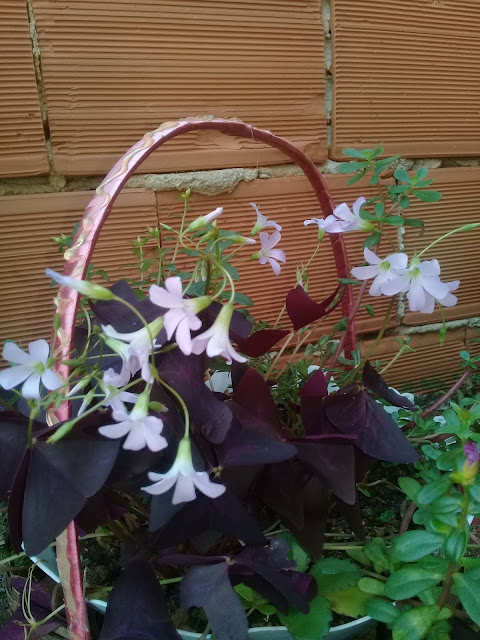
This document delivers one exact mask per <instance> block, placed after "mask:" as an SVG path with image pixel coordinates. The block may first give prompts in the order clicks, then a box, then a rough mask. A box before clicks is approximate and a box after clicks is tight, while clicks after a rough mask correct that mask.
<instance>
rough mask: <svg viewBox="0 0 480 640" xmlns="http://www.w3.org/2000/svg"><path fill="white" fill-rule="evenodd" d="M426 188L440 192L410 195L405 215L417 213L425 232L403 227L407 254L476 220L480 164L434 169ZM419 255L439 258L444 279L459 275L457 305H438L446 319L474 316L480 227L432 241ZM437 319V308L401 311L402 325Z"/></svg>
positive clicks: (479, 284)
mask: <svg viewBox="0 0 480 640" xmlns="http://www.w3.org/2000/svg"><path fill="white" fill-rule="evenodd" d="M429 177H430V178H433V180H434V182H433V184H432V187H431V188H432V189H434V188H435V189H437V190H438V191H440V193H441V194H442V199H441V200H440V201H439V202H435V203H424V202H420V201H418V200H416V201H415V202H414V200H413V199H412V207H411V208H410V209H409V210H408V212H409V213H408V215H412V216H414V217H418V218H422V219H423V220H424V222H425V233H424V235H423V236H419V234H418V231H414V230H408V231H407V233H406V236H405V247H406V250H407V251H408V252H409V253H411V254H413V253H414V252H415V251H419V250H421V249H423V248H424V247H426V246H427V245H428V244H430V242H432V241H433V240H435V239H436V238H438V237H440V236H441V235H443V234H444V233H446V232H447V231H450V230H451V229H455V228H456V227H459V226H461V225H463V224H468V223H471V222H480V207H479V193H480V167H468V168H455V169H434V170H432V171H430V173H429ZM422 258H425V259H430V260H431V259H432V258H437V259H438V260H439V262H440V265H441V268H442V273H441V278H442V280H444V281H445V282H448V281H450V280H460V288H459V289H458V291H457V292H456V295H457V296H458V304H457V305H456V306H455V307H451V308H447V307H443V312H444V315H445V318H446V319H447V320H454V319H457V318H467V317H469V316H477V315H480V260H479V259H480V228H477V229H475V230H473V231H469V232H468V233H459V234H458V235H454V236H452V237H450V238H447V239H446V240H443V241H442V242H439V243H438V244H437V245H435V246H434V247H433V248H432V249H431V250H430V251H428V252H427V253H425V254H424V256H422ZM439 320H441V314H440V312H439V311H435V312H434V313H433V314H431V315H425V314H421V313H411V312H407V313H406V314H405V319H404V322H405V324H425V323H426V322H428V323H430V322H435V321H439Z"/></svg>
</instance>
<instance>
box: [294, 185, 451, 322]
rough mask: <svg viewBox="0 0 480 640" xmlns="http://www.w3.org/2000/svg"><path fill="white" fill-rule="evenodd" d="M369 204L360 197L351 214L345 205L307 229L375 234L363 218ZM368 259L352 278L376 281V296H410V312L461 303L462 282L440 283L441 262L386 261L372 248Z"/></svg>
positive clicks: (399, 256)
mask: <svg viewBox="0 0 480 640" xmlns="http://www.w3.org/2000/svg"><path fill="white" fill-rule="evenodd" d="M365 203H366V199H365V198H363V197H362V198H358V199H357V200H356V201H355V202H354V203H353V205H352V209H353V211H351V210H350V209H349V207H348V205H347V204H346V203H345V202H344V203H342V204H341V205H339V206H338V207H336V209H335V210H334V212H333V215H329V216H327V218H325V219H324V218H312V219H311V220H305V222H304V223H303V224H304V225H305V226H308V225H310V224H317V225H318V228H319V229H321V230H322V231H323V232H326V233H344V232H346V231H367V232H371V231H374V229H375V228H374V226H373V225H372V223H371V222H369V221H368V220H363V219H362V218H361V217H360V210H361V208H362V206H363V205H364V204H365ZM364 256H365V260H366V262H367V263H368V266H364V267H354V268H353V269H352V270H351V273H352V275H353V276H354V277H355V278H357V279H358V280H369V279H370V278H373V279H374V280H373V282H372V285H371V287H370V290H369V293H370V295H372V296H381V295H385V296H393V295H396V294H398V293H406V294H407V300H408V304H409V307H410V311H420V312H421V313H432V312H433V310H434V309H435V302H438V303H439V304H441V305H442V306H444V307H453V306H455V305H456V304H457V301H458V299H457V296H455V295H453V293H452V291H456V290H457V289H458V287H459V285H460V280H453V281H452V282H442V281H441V280H440V264H439V262H438V260H424V261H423V262H422V261H420V258H419V257H418V256H416V255H415V256H413V258H412V259H411V260H410V263H409V261H408V256H407V254H406V253H402V252H397V253H392V254H390V255H388V256H387V257H386V258H383V259H382V258H379V257H378V256H377V255H376V254H375V253H374V252H373V251H371V250H370V249H368V248H365V249H364Z"/></svg>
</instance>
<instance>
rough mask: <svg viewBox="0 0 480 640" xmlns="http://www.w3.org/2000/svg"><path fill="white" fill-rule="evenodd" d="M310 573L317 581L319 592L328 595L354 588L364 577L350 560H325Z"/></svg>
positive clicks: (318, 563)
mask: <svg viewBox="0 0 480 640" xmlns="http://www.w3.org/2000/svg"><path fill="white" fill-rule="evenodd" d="M310 573H311V574H312V575H313V576H314V578H315V580H316V581H317V586H318V592H319V593H322V594H324V593H328V592H330V591H340V590H342V589H347V588H348V587H352V586H353V585H354V584H356V583H357V582H358V580H359V579H360V578H361V577H362V570H361V569H360V567H357V565H356V564H354V563H353V562H351V561H350V560H340V559H338V558H325V559H323V560H320V562H317V563H316V564H314V565H313V567H312V568H311V569H310Z"/></svg>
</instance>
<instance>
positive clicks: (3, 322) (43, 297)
mask: <svg viewBox="0 0 480 640" xmlns="http://www.w3.org/2000/svg"><path fill="white" fill-rule="evenodd" d="M91 197H92V193H91V192H77V193H56V194H43V195H34V196H10V197H3V198H0V225H1V228H2V234H0V290H1V291H2V297H1V299H0V342H3V341H4V340H5V339H6V338H10V339H12V340H20V341H21V342H22V343H24V344H25V343H26V342H28V341H30V340H33V339H35V338H39V337H43V338H47V339H48V338H49V337H50V332H51V328H52V321H53V314H54V307H53V303H52V299H53V296H54V291H55V290H56V289H52V288H50V286H49V280H48V278H47V277H46V276H45V275H44V272H45V267H47V266H49V267H51V268H53V269H56V270H58V271H62V270H63V265H64V259H63V256H62V255H61V254H60V253H58V251H57V249H56V245H55V244H54V243H53V242H52V240H51V238H52V236H59V235H60V234H61V233H65V234H66V235H68V234H69V233H70V232H71V231H72V229H73V227H74V226H75V224H76V223H77V222H78V221H79V220H80V219H81V217H82V214H83V210H84V209H85V207H86V206H87V204H88V202H89V201H90V199H91ZM20 220H21V221H22V223H21V225H20V224H19V221H20ZM156 223H157V219H156V208H155V195H154V193H153V192H152V191H148V190H141V189H131V190H127V191H123V192H122V194H121V195H120V196H119V198H118V200H117V201H116V203H115V205H114V208H113V211H112V213H111V215H110V218H109V219H108V220H107V222H106V225H105V227H104V229H103V230H102V232H101V234H100V238H99V242H98V245H97V248H96V250H95V253H94V259H93V265H94V267H95V268H96V269H100V268H102V269H105V271H106V272H107V274H109V275H110V276H111V277H112V279H118V278H123V277H127V276H130V277H132V276H133V277H136V276H137V274H136V273H135V271H134V270H133V269H127V270H123V269H119V267H120V266H121V265H125V264H128V263H134V262H135V260H134V258H133V254H132V252H131V250H130V248H129V243H130V241H131V240H134V239H135V238H136V237H137V235H138V234H139V233H140V234H142V232H143V231H144V230H145V229H146V227H147V226H155V225H156ZM19 229H23V231H20V230H19Z"/></svg>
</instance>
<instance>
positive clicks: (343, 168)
mask: <svg viewBox="0 0 480 640" xmlns="http://www.w3.org/2000/svg"><path fill="white" fill-rule="evenodd" d="M366 166H367V163H366V162H355V161H352V162H343V163H342V164H341V165H340V167H339V170H340V173H351V172H352V171H360V170H361V169H365V168H366Z"/></svg>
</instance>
